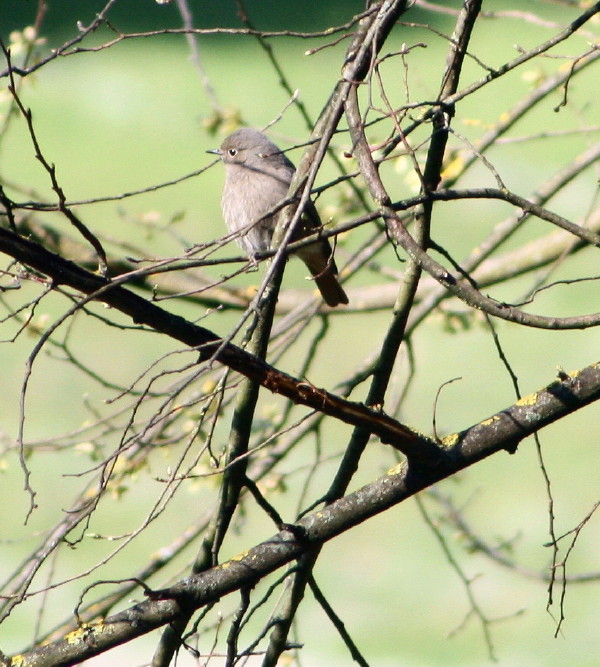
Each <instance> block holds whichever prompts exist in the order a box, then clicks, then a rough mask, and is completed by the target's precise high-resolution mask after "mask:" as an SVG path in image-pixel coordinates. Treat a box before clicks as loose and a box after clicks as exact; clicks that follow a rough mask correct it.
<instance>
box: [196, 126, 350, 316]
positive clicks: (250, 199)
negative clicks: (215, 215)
mask: <svg viewBox="0 0 600 667" xmlns="http://www.w3.org/2000/svg"><path fill="white" fill-rule="evenodd" d="M208 152H209V153H215V154H216V155H220V156H221V158H222V160H223V162H224V164H225V186H224V188H223V196H222V198H221V207H222V209H223V217H224V218H225V224H226V225H227V229H228V230H229V231H230V232H232V233H234V232H239V235H238V236H237V239H236V240H237V242H238V244H239V245H240V246H241V248H242V249H243V250H244V252H245V253H246V254H247V255H248V256H249V257H254V256H255V255H256V254H257V253H259V252H264V251H265V250H268V249H269V247H270V245H271V240H272V237H273V232H274V231H275V224H276V217H277V214H276V213H275V214H273V215H270V216H268V217H266V218H263V219H261V217H262V216H263V215H264V214H265V213H267V212H268V211H270V210H272V209H274V208H275V207H276V206H277V204H279V203H280V202H282V201H283V200H284V199H285V198H286V195H287V192H288V189H289V186H290V183H291V182H292V177H293V176H294V172H295V171H296V169H295V167H294V165H293V164H292V163H291V162H290V160H289V159H288V158H287V157H286V156H285V155H284V154H283V153H282V152H281V151H280V150H279V148H277V146H276V145H275V144H274V143H273V142H272V141H271V140H270V139H269V138H268V137H267V136H265V135H264V134H263V133H262V132H259V131H258V130H252V129H250V128H242V129H240V130H237V131H235V132H234V133H233V134H231V135H230V136H229V137H227V139H225V141H224V142H223V143H222V144H221V148H220V149H218V150H212V151H208ZM321 228H322V223H321V220H320V218H319V214H318V213H317V209H316V208H315V205H314V204H313V203H312V201H309V202H308V204H307V205H306V207H305V209H304V213H303V215H302V219H301V220H300V222H299V224H298V225H297V227H296V231H295V233H294V237H293V239H292V240H293V241H297V240H299V239H301V238H304V237H305V236H308V235H309V234H312V233H314V232H316V231H318V230H319V229H321ZM296 254H297V255H298V256H299V257H300V259H302V261H303V262H304V263H305V264H306V266H307V267H308V270H309V271H310V273H311V275H312V276H313V278H314V280H315V282H316V283H317V287H318V288H319V291H320V292H321V294H322V295H323V299H324V300H325V303H327V304H328V305H329V306H337V305H338V304H340V303H348V297H347V296H346V293H345V292H344V290H343V289H342V286H341V285H340V283H339V282H338V280H337V272H338V271H337V267H336V265H335V261H334V259H333V255H332V253H331V246H330V245H329V241H328V240H327V239H320V240H319V241H315V242H314V243H311V244H310V245H308V246H306V247H305V248H302V249H301V250H298V251H297V253H296Z"/></svg>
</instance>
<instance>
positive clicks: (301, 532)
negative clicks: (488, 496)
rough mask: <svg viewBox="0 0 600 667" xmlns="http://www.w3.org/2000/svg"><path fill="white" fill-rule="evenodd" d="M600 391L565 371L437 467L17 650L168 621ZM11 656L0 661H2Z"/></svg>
mask: <svg viewBox="0 0 600 667" xmlns="http://www.w3.org/2000/svg"><path fill="white" fill-rule="evenodd" d="M599 398H600V363H596V364H593V365H591V366H588V367H586V368H583V369H581V370H580V371H576V372H573V373H570V374H568V375H566V374H564V375H562V376H561V377H560V378H559V379H558V380H556V381H555V382H553V383H551V384H550V385H548V386H547V387H545V388H544V389H541V390H540V391H537V392H535V393H533V394H530V395H529V396H525V397H523V398H522V399H521V400H520V401H519V402H518V403H516V404H515V405H512V406H510V407H507V408H506V409H504V410H502V411H501V412H498V413H496V414H495V415H492V416H490V417H489V418H487V419H485V420H483V421H482V422H480V423H478V424H475V425H474V426H472V427H470V428H468V429H465V430H464V431H461V432H460V433H457V434H454V435H451V436H448V437H446V438H445V439H444V452H445V453H444V457H443V462H442V463H441V465H439V466H437V467H436V468H427V469H423V468H419V467H416V468H415V467H412V466H410V465H407V464H402V465H399V466H398V467H397V468H394V469H392V470H390V471H389V472H388V474H387V475H385V476H384V477H381V478H379V479H377V480H375V481H373V482H371V483H370V484H367V485H366V486H364V487H362V488H361V489H358V490H357V491H355V492H354V493H351V494H349V495H347V496H345V497H343V498H341V499H339V500H337V501H335V502H333V503H331V504H330V505H328V506H326V507H324V508H323V509H320V510H318V511H315V512H313V513H312V514H310V515H308V516H306V517H304V518H303V519H302V520H300V521H299V522H298V523H297V524H295V526H292V527H290V529H289V530H288V529H286V530H282V531H281V532H279V533H277V534H276V535H274V536H273V537H271V538H269V539H268V540H266V541H265V542H262V543H261V544H258V545H257V546H255V547H253V548H251V549H249V550H248V551H246V552H244V553H242V554H240V555H239V556H236V557H235V558H233V559H231V560H229V561H227V562H225V563H223V564H221V565H219V566H217V567H214V568H212V569H210V570H208V571H207V572H203V573H201V574H197V575H193V576H191V577H187V578H186V579H183V580H181V581H179V582H178V583H177V584H175V585H174V586H172V587H171V588H168V589H164V590H161V591H151V590H149V589H146V594H147V596H148V597H149V599H148V600H147V601H145V602H141V603H139V604H136V605H134V606H132V607H130V608H129V609H127V610H125V611H123V612H120V613H118V614H115V615H113V616H110V617H108V618H106V619H105V620H103V621H101V622H98V623H90V624H84V625H82V626H80V627H79V629H77V630H75V631H73V632H70V633H69V634H68V635H67V636H66V637H64V638H63V639H60V640H58V641H55V642H52V643H50V644H47V645H45V646H42V647H39V648H36V649H33V650H32V651H29V652H28V653H27V654H23V655H22V656H21V658H22V659H26V660H27V662H26V664H27V665H28V667H42V666H43V667H58V666H59V665H60V666H61V667H66V666H67V665H75V664H77V663H79V662H81V661H82V660H84V659H87V658H91V657H92V656H94V655H98V654H100V653H102V652H104V651H106V650H108V649H110V648H113V647H115V646H118V645H119V644H122V643H124V642H127V641H130V640H131V639H134V638H135V637H140V636H142V635H144V634H147V633H148V632H150V631H152V630H154V629H156V628H158V627H161V626H163V625H165V624H167V623H170V622H171V621H172V620H173V619H175V618H177V617H178V616H179V615H180V614H181V613H182V611H184V610H190V609H199V608H201V607H203V606H205V605H207V604H210V603H211V602H214V601H216V600H218V599H219V598H221V597H223V596H225V595H227V594H229V593H231V592H233V591H236V590H239V589H240V588H243V587H248V586H253V585H255V584H256V583H257V582H258V581H259V580H260V579H262V578H263V577H265V576H267V575H268V574H270V573H271V572H274V571H275V570H276V569H278V568H280V567H282V566H284V565H286V564H287V563H290V562H291V561H293V560H297V559H298V558H300V557H301V556H302V555H304V554H306V553H310V551H312V550H313V549H314V548H315V547H317V546H319V545H321V544H323V543H325V542H327V541H329V540H331V539H333V538H334V537H336V536H337V535H339V534H341V533H342V532H344V531H346V530H349V529H350V528H353V527H355V526H357V525H359V524H360V523H362V522H363V521H366V520H367V519H370V518H371V517H373V516H375V515H377V514H379V513H381V512H384V511H385V510H387V509H389V508H390V507H393V506H394V505H397V504H398V503H400V502H402V501H404V500H406V499H407V498H410V497H411V496H413V495H414V494H416V493H418V492H419V491H422V490H423V489H424V488H426V487H428V486H430V485H431V484H434V483H436V482H438V481H440V480H442V479H444V478H446V477H449V476H451V475H453V474H455V473H457V472H459V471H460V470H464V469H465V468H467V467H469V466H471V465H473V464H475V463H477V462H478V461H481V460H482V459H485V458H487V457H489V456H491V455H492V454H495V453H497V452H499V451H501V450H508V451H511V452H514V451H515V449H516V447H517V445H518V443H519V442H521V441H522V440H523V439H524V438H526V437H527V436H529V435H531V434H533V433H536V432H537V431H539V430H540V429H541V428H543V427H544V426H548V425H549V424H551V423H552V422H554V421H556V420H558V419H560V418H561V417H564V416H565V415H567V414H570V413H572V412H575V411H576V410H578V409H580V408H582V407H584V406H585V405H588V404H589V403H591V402H593V401H596V400H598V399H599ZM10 664H11V663H10V662H7V661H4V662H0V665H2V666H3V667H9V665H10ZM12 664H14V662H13V663H12Z"/></svg>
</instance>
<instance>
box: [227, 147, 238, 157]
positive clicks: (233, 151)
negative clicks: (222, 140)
mask: <svg viewBox="0 0 600 667" xmlns="http://www.w3.org/2000/svg"><path fill="white" fill-rule="evenodd" d="M227 152H228V153H229V155H231V157H235V156H236V155H237V149H236V148H230V149H229V150H228V151H227Z"/></svg>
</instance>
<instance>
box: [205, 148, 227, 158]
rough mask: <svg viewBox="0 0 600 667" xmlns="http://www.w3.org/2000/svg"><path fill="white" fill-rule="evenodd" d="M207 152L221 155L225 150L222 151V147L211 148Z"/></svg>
mask: <svg viewBox="0 0 600 667" xmlns="http://www.w3.org/2000/svg"><path fill="white" fill-rule="evenodd" d="M206 152H207V153H212V154H213V155H218V156H219V157H220V156H221V155H223V152H222V151H221V149H220V148H211V149H210V150H209V151H206Z"/></svg>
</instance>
